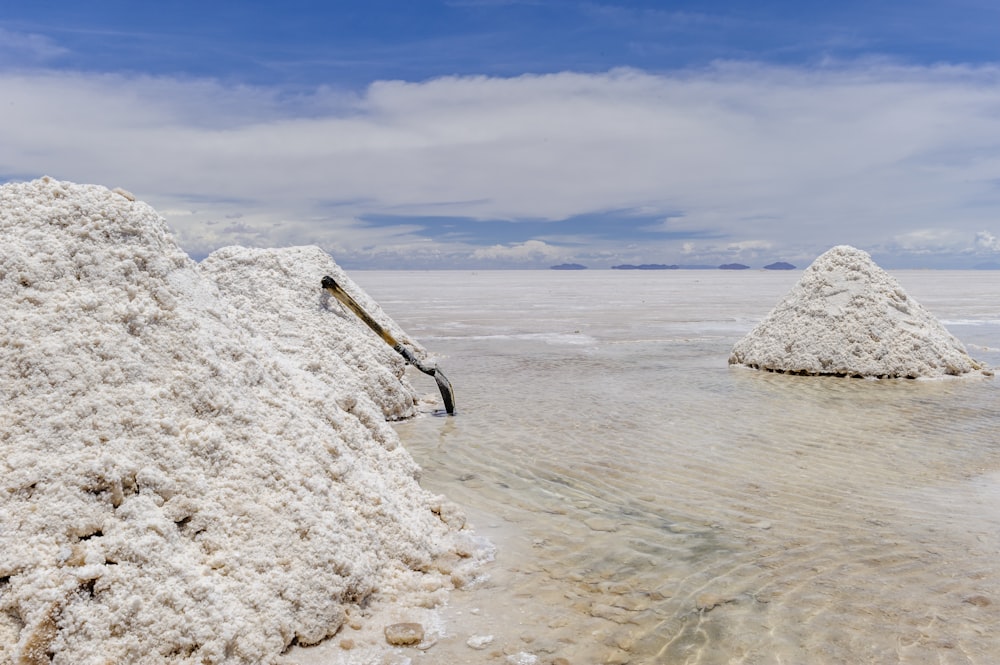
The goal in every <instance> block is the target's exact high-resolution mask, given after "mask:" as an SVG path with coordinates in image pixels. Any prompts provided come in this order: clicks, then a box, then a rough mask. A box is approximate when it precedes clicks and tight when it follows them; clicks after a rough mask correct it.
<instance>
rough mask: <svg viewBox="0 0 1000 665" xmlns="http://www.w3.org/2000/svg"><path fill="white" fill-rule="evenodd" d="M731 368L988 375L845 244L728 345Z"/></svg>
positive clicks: (819, 261) (882, 274) (848, 373)
mask: <svg viewBox="0 0 1000 665" xmlns="http://www.w3.org/2000/svg"><path fill="white" fill-rule="evenodd" d="M729 363H730V364H734V365H736V364H738V365H746V366H749V367H753V368H756V369H766V370H771V371H776V372H789V373H795V374H830V375H836V376H856V377H881V378H904V377H905V378H922V377H941V376H947V375H964V374H969V373H972V372H982V373H983V374H987V375H991V374H992V372H991V371H990V370H989V369H987V368H986V367H984V366H983V365H981V364H980V363H978V362H976V361H975V360H973V359H972V358H970V357H969V354H968V353H967V352H966V350H965V347H964V346H963V345H962V343H961V342H959V341H958V340H957V339H956V338H955V337H954V336H953V335H952V334H951V333H949V332H948V331H947V330H946V329H945V328H944V326H942V325H941V324H940V323H939V322H938V321H937V319H935V318H934V316H933V315H932V314H931V313H930V312H928V311H927V310H926V309H924V308H923V307H922V306H921V305H920V304H919V303H917V302H916V301H915V300H914V299H913V298H911V297H909V296H908V295H907V294H906V292H905V291H903V288H902V287H901V286H900V285H899V283H898V282H897V281H896V280H895V279H894V278H893V277H892V276H890V275H889V274H888V273H887V272H885V271H884V270H882V269H881V268H879V267H878V266H877V265H876V264H875V262H874V261H873V260H872V258H871V257H870V256H869V255H868V254H867V253H866V252H864V251H862V250H859V249H856V248H854V247H850V246H848V245H840V246H837V247H834V248H832V249H830V250H828V251H827V252H826V253H824V254H823V255H822V256H820V257H819V258H817V259H816V260H815V261H814V262H813V264H812V265H810V266H809V268H807V269H806V270H805V272H804V274H803V276H802V278H801V279H800V280H799V282H798V283H797V284H796V285H795V286H794V287H793V288H792V290H791V291H790V292H789V293H788V295H786V296H785V298H784V299H783V300H782V301H781V302H780V303H778V305H777V306H776V307H775V308H774V309H773V310H772V311H771V312H770V313H769V314H768V315H767V316H766V317H765V318H764V319H763V320H762V321H761V322H760V323H759V324H758V325H757V327H755V328H754V329H753V330H752V331H750V333H749V334H748V335H746V337H744V338H743V339H742V340H740V341H739V342H738V343H737V344H736V346H735V347H733V350H732V354H731V356H730V358H729Z"/></svg>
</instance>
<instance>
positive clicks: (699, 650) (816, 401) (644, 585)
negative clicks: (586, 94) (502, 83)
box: [352, 271, 1000, 665]
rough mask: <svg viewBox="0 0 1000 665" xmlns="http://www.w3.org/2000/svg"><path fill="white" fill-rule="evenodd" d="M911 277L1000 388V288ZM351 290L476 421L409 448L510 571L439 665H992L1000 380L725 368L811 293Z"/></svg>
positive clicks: (546, 277) (555, 277)
mask: <svg viewBox="0 0 1000 665" xmlns="http://www.w3.org/2000/svg"><path fill="white" fill-rule="evenodd" d="M894 275H895V276H896V277H897V279H899V281H900V282H901V283H902V285H903V287H904V288H905V289H906V291H907V292H908V293H909V294H910V295H911V296H912V297H914V298H915V299H917V300H918V301H919V302H921V303H922V304H923V305H924V306H925V307H927V308H928V309H929V310H930V311H931V312H932V313H934V314H935V316H937V317H938V318H939V319H940V320H941V321H942V322H943V323H945V325H946V326H947V327H948V328H949V330H950V331H951V332H952V333H954V334H955V335H956V336H957V337H958V338H959V339H961V340H962V341H963V342H964V343H965V344H966V346H967V347H968V348H969V350H970V354H971V355H972V356H973V357H976V358H977V359H979V360H982V361H985V362H986V363H987V364H989V365H991V366H1000V272H918V271H905V272H897V273H894ZM352 277H354V279H355V280H356V281H357V282H358V283H359V284H360V285H361V286H362V287H363V288H365V289H366V290H367V291H368V292H369V293H370V294H371V295H372V296H374V297H375V299H376V300H378V301H379V303H380V304H381V305H382V307H383V308H384V309H385V310H386V312H387V313H388V314H389V315H390V316H392V317H393V318H395V319H396V321H398V322H399V323H400V324H401V325H402V326H403V328H404V329H406V330H407V331H409V332H410V334H411V335H412V336H414V337H415V338H417V339H419V340H420V341H421V342H422V343H423V344H424V345H425V346H426V347H427V348H428V349H429V350H431V351H433V352H435V353H436V354H438V355H439V356H440V365H441V367H442V368H443V369H444V370H445V373H446V374H447V375H448V377H449V379H450V380H451V382H452V384H453V386H454V387H455V390H456V396H457V404H458V409H459V415H458V416H457V417H455V418H441V417H431V416H427V417H422V418H418V419H415V420H413V421H410V422H405V423H400V424H398V425H397V429H398V432H399V435H400V437H401V439H402V441H403V444H404V445H405V446H406V447H407V448H408V449H409V451H410V452H411V453H412V455H413V456H414V457H415V458H416V460H417V461H418V462H419V463H420V464H421V465H422V467H423V469H424V473H423V476H422V484H423V485H424V486H425V487H428V488H429V489H431V490H432V491H436V492H441V493H443V494H446V495H447V496H448V497H449V498H450V499H452V500H453V501H455V502H456V503H458V504H459V505H461V506H462V507H463V508H465V509H466V510H467V511H468V514H469V516H470V520H471V521H472V523H473V524H474V526H475V528H476V529H477V531H478V532H479V533H482V534H484V535H486V536H487V537H489V538H490V539H491V540H493V541H494V542H495V543H496V544H497V546H498V548H499V553H498V557H497V560H496V562H495V563H493V564H491V565H490V566H489V570H487V571H486V572H487V573H488V575H489V578H488V579H487V580H486V581H485V582H483V583H482V584H480V585H478V586H476V587H475V588H471V589H469V590H467V591H461V592H457V593H455V594H452V599H451V601H450V603H449V609H448V611H449V612H450V616H449V624H448V625H449V634H448V636H447V637H446V638H445V639H442V640H441V641H440V642H439V644H438V645H437V646H435V647H434V649H433V650H432V651H430V652H428V653H427V654H421V656H423V657H424V658H425V660H426V659H427V658H430V659H431V660H434V661H435V662H449V663H490V662H497V660H496V659H497V658H504V657H506V658H508V660H509V661H510V662H516V661H517V660H518V659H521V660H522V661H523V662H538V663H549V662H552V661H554V660H556V659H558V658H564V659H566V661H567V662H569V663H572V664H574V665H579V664H582V663H896V662H899V663H995V662H998V659H1000V409H998V407H1000V379H968V380H945V381H905V380H901V381H866V380H857V379H838V378H815V377H799V376H788V375H776V374H769V373H762V372H756V371H753V370H748V369H740V368H730V367H729V366H728V365H727V359H728V355H729V350H730V349H731V347H732V346H733V344H734V343H735V342H736V341H737V340H738V339H739V338H740V337H742V336H743V335H744V334H746V333H747V332H748V331H749V330H750V328H752V327H753V325H754V324H755V323H756V322H757V321H758V320H759V319H760V318H761V317H763V316H764V315H765V314H766V313H767V312H768V311H769V310H770V309H771V307H773V306H774V305H775V304H776V303H777V302H778V300H779V299H780V298H781V297H782V296H783V295H784V294H785V293H786V292H787V291H788V289H789V288H790V287H791V286H792V285H793V284H794V283H795V281H797V279H798V278H799V272H798V271H790V272H757V271H754V272H750V271H744V272H737V273H728V272H716V271H710V272H700V271H664V272H641V273H640V272H618V271H601V272H597V271H586V272H584V271H580V272H556V271H517V272H479V273H470V272H443V271H442V272H358V273H353V274H352ZM412 381H413V383H414V385H416V386H418V387H420V388H424V387H426V390H427V392H428V394H433V393H435V392H436V388H435V386H434V383H433V381H431V380H430V378H429V377H426V376H423V375H421V374H419V373H417V374H415V375H414V376H413V377H412ZM486 634H489V635H492V636H493V638H494V639H493V640H492V641H491V642H490V643H489V645H488V646H487V647H486V648H484V649H482V650H476V649H472V648H470V647H469V646H468V645H467V644H466V640H467V638H468V637H469V636H472V635H480V636H481V635H486ZM532 656H534V657H536V658H537V660H536V661H531V657H532ZM427 662H430V660H427ZM501 662H502V661H501ZM556 662H558V661H556Z"/></svg>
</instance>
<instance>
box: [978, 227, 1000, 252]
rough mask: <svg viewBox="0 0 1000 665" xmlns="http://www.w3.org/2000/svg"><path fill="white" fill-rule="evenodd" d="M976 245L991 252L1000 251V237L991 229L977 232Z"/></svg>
mask: <svg viewBox="0 0 1000 665" xmlns="http://www.w3.org/2000/svg"><path fill="white" fill-rule="evenodd" d="M976 247H977V248H979V249H985V250H987V251H989V252H1000V239H998V238H997V237H996V236H995V235H993V234H992V233H990V232H989V231H979V232H978V233H976Z"/></svg>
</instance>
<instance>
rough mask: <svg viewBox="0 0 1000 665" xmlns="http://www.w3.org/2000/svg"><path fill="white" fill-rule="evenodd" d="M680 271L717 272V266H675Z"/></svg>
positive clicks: (698, 264)
mask: <svg viewBox="0 0 1000 665" xmlns="http://www.w3.org/2000/svg"><path fill="white" fill-rule="evenodd" d="M677 267H678V268H680V269H681V270H718V269H719V266H709V265H704V264H700V263H697V264H689V265H679V266H677Z"/></svg>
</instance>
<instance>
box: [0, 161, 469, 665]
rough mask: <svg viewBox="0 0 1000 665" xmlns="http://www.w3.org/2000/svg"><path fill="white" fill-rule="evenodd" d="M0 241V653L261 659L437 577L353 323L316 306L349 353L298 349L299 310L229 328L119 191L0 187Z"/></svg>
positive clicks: (211, 295) (168, 243) (65, 659)
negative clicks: (315, 362)
mask: <svg viewBox="0 0 1000 665" xmlns="http://www.w3.org/2000/svg"><path fill="white" fill-rule="evenodd" d="M0 243H2V247H3V250H2V252H0V307H2V311H3V313H4V322H3V327H2V329H0V403H2V410H0V488H2V490H0V552H2V557H0V663H15V662H16V663H42V662H46V663H47V662H50V659H51V662H54V663H73V664H74V665H76V664H84V663H222V662H226V663H272V662H274V661H275V660H276V659H277V657H278V655H279V654H280V653H281V652H282V651H283V650H284V649H286V648H287V647H288V646H289V645H290V644H292V643H293V642H298V643H302V644H307V643H314V642H317V641H319V640H322V639H323V638H325V637H327V636H329V635H331V634H333V633H334V632H336V631H337V629H338V628H339V627H340V625H341V624H342V623H343V622H344V621H345V616H346V613H347V612H348V611H349V610H350V608H351V607H352V605H353V604H357V603H363V602H365V601H366V600H367V599H368V598H370V597H372V596H373V595H374V594H379V593H395V592H397V591H400V592H406V591H407V590H408V589H411V588H415V587H416V586H417V584H418V583H419V584H421V585H422V586H423V587H424V588H440V587H441V586H447V584H448V578H447V577H445V576H446V575H447V574H448V572H449V566H450V565H451V564H450V563H448V562H450V561H454V560H456V553H455V552H454V551H453V549H454V547H455V545H454V543H455V542H457V537H458V534H457V533H456V531H457V528H458V527H457V526H456V525H454V524H452V525H449V524H446V523H445V522H443V521H442V518H441V517H439V514H444V515H449V517H450V515H452V514H453V513H452V510H450V509H449V510H443V509H442V507H441V500H440V498H435V497H433V496H431V495H430V494H428V493H427V492H425V491H424V490H422V489H421V488H420V487H419V485H418V484H417V482H416V479H415V476H416V474H417V471H418V468H417V466H416V465H415V463H414V462H413V460H412V459H411V457H410V456H409V454H408V453H407V452H406V451H405V450H404V449H403V448H402V447H401V446H399V445H398V440H397V438H396V436H395V433H394V432H393V430H392V429H391V428H390V427H389V426H388V425H387V424H386V422H385V419H384V417H383V412H384V411H386V410H388V411H390V412H392V413H396V412H399V413H402V412H403V411H405V410H406V408H408V407H407V406H406V405H407V404H408V403H409V402H408V400H411V398H410V395H409V394H410V390H409V389H407V388H406V387H405V386H404V387H399V386H395V387H393V388H390V384H391V383H392V381H391V380H390V379H389V378H388V377H390V376H398V375H399V372H400V367H399V364H398V362H397V361H396V360H395V359H394V358H393V359H392V360H391V361H390V362H383V361H384V360H387V359H389V358H392V356H391V354H389V355H386V354H380V353H379V352H374V351H373V350H372V349H369V345H368V342H366V341H364V340H362V339H361V336H360V333H361V332H365V335H366V336H370V331H363V330H362V329H361V328H356V331H357V332H352V328H351V327H349V326H344V325H340V324H336V323H334V324H330V325H329V326H328V327H324V331H323V334H324V337H323V340H324V342H325V341H329V340H330V339H331V336H333V337H334V338H336V340H335V341H334V342H332V343H331V344H330V345H329V346H328V347H325V350H326V351H327V353H328V355H329V356H331V357H332V356H335V355H337V354H338V353H339V352H340V350H342V349H350V350H352V351H351V353H353V356H351V357H346V356H345V357H341V359H340V360H338V361H334V360H332V359H331V358H330V357H327V358H324V359H322V360H320V361H319V363H320V365H319V366H318V369H317V368H311V367H309V366H308V363H307V361H306V360H305V358H306V357H307V356H308V354H309V353H311V352H312V351H311V349H314V348H320V347H321V346H322V345H321V344H319V343H318V342H317V341H316V340H307V339H306V338H307V337H308V336H309V334H311V332H310V331H309V330H307V329H303V330H302V331H300V332H301V334H300V335H299V337H297V338H295V339H291V338H290V337H287V336H282V335H284V332H285V329H284V328H282V329H281V330H282V332H281V335H279V339H277V340H270V339H268V337H269V335H270V329H269V328H268V327H267V326H268V324H267V323H266V320H265V319H267V317H268V316H270V314H265V315H262V317H263V318H262V319H261V321H260V322H259V324H255V325H256V326H257V327H255V328H254V329H249V328H248V325H250V324H251V323H253V322H254V321H255V319H254V316H251V315H250V314H249V313H247V315H246V316H245V317H237V316H235V315H234V314H233V311H234V308H236V309H244V308H250V307H252V305H253V304H254V302H256V301H255V300H254V299H252V298H248V299H247V300H246V301H245V302H244V301H242V300H239V298H234V300H233V303H236V305H234V304H233V303H231V302H229V301H227V300H226V297H225V296H224V295H222V294H221V293H220V291H219V289H218V288H217V287H216V285H215V283H214V282H213V281H212V280H211V279H209V277H207V276H206V275H211V274H213V270H212V269H206V270H205V271H200V270H199V268H198V266H197V265H196V264H195V263H194V262H193V261H192V260H191V259H190V258H189V257H188V256H187V255H186V254H185V253H184V252H183V251H181V250H180V249H179V248H178V247H177V245H176V244H175V243H174V241H173V240H172V238H171V237H170V236H169V234H168V232H167V229H166V227H165V225H164V222H163V220H162V219H160V218H159V216H158V215H157V214H156V212H155V211H154V210H153V209H152V208H150V207H149V206H147V205H145V204H143V203H140V202H136V201H134V200H132V197H131V196H128V195H127V193H115V192H111V191H109V190H107V189H104V188H101V187H95V186H83V185H74V184H71V183H64V182H57V181H54V180H50V179H48V178H43V179H41V180H36V181H34V182H30V183H22V184H8V185H4V186H2V187H0ZM250 260H251V258H247V261H250ZM310 260H316V261H318V259H317V258H316V257H315V256H313V258H312V259H310ZM230 263H232V262H230ZM280 263H281V261H276V265H277V264H280ZM220 277H221V275H220ZM310 282H311V286H310V289H309V294H310V295H309V296H308V297H306V301H308V300H309V298H312V299H313V305H314V306H315V307H317V308H319V307H320V305H319V303H318V301H317V300H316V298H318V297H319V296H318V294H319V292H320V288H319V277H316V276H312V277H311V278H310ZM259 283H260V284H263V283H264V282H263V280H262V281H261V282H259ZM267 288H271V286H270V285H268V287H267ZM273 298H274V296H273V295H269V294H267V293H266V290H265V291H263V292H262V293H261V294H260V300H261V301H263V302H264V303H268V306H269V307H270V306H272V305H271V304H270V303H271V299H273ZM290 307H291V310H292V312H291V313H292V316H297V315H299V313H300V312H299V308H300V307H301V305H300V304H296V303H295V301H294V299H292V305H290ZM244 318H245V319H246V322H244V320H243V319H244ZM323 318H324V321H325V320H326V319H333V318H335V317H334V316H333V315H332V312H325V313H324V317H323ZM309 325H312V324H311V323H310V324H309ZM272 342H273V344H277V345H278V346H279V347H281V345H286V346H293V345H294V344H298V345H299V347H300V348H297V349H295V353H291V351H289V350H288V349H285V352H281V351H278V350H276V349H275V348H274V346H273V345H272ZM369 351H372V353H369ZM390 351H391V350H390ZM348 355H350V354H348ZM324 363H326V364H324ZM303 366H304V369H303V368H302V367H303ZM334 367H335V368H336V369H330V368H334ZM352 377H353V378H352ZM334 378H337V379H338V380H339V379H343V383H342V384H339V385H338V384H334V385H331V384H330V381H332V380H333V379H334ZM352 381H353V382H352ZM361 386H364V387H365V389H363V390H358V388H359V387H361ZM382 390H384V391H385V394H382V393H381V392H380V391H382ZM352 391H357V392H353V393H352ZM390 393H391V395H392V396H388V395H389V394H390ZM352 397H353V399H352ZM345 407H349V409H350V410H345ZM455 521H460V520H458V519H455V520H453V522H455ZM432 568H433V570H434V572H431V570H432ZM429 577H432V578H434V580H436V581H435V582H433V583H431V580H430V579H429ZM438 578H440V579H438Z"/></svg>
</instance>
